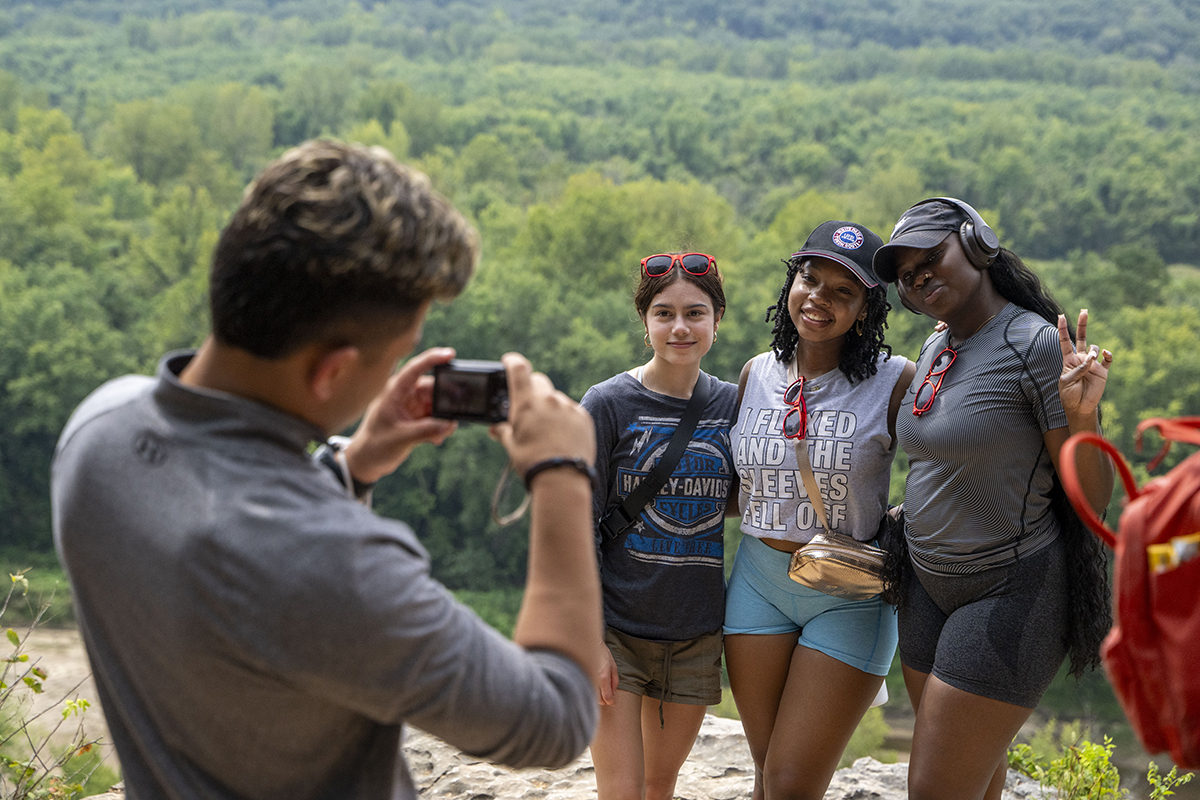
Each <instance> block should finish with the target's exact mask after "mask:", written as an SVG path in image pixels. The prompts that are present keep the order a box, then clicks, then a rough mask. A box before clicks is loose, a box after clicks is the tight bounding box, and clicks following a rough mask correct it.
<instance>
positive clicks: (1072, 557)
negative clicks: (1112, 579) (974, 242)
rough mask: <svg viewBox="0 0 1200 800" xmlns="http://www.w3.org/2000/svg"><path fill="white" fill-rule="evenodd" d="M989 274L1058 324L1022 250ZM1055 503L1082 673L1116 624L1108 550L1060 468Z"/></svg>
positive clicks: (1019, 301)
mask: <svg viewBox="0 0 1200 800" xmlns="http://www.w3.org/2000/svg"><path fill="white" fill-rule="evenodd" d="M988 275H989V276H990V277H991V280H992V285H993V286H994V287H996V291H998V292H999V293H1000V295H1001V296H1002V297H1004V299H1005V300H1008V301H1009V302H1010V303H1012V304H1014V305H1017V306H1020V307H1021V308H1024V309H1026V310H1028V311H1032V312H1033V313H1035V314H1037V315H1038V316H1040V317H1042V318H1043V319H1045V320H1046V321H1047V322H1049V323H1050V324H1051V325H1057V324H1058V315H1059V314H1062V313H1063V310H1062V306H1060V305H1059V304H1058V301H1057V300H1055V299H1054V297H1053V296H1052V295H1051V294H1050V293H1049V292H1048V291H1046V289H1045V288H1044V287H1043V286H1042V282H1041V280H1040V279H1039V278H1038V276H1037V274H1036V273H1034V271H1033V270H1031V269H1030V268H1029V267H1027V266H1025V263H1024V262H1023V261H1021V259H1020V258H1019V257H1018V256H1017V254H1016V253H1013V252H1012V251H1011V250H1007V249H1004V248H1001V249H1000V254H999V255H997V256H996V259H995V260H994V261H993V262H992V263H991V265H990V266H989V267H988ZM1067 328H1068V330H1069V331H1070V334H1071V338H1072V339H1074V338H1075V327H1074V326H1073V325H1072V324H1071V321H1070V318H1068V319H1067ZM1097 413H1099V412H1097ZM1050 503H1051V506H1052V507H1053V509H1054V512H1055V514H1056V515H1057V517H1058V522H1059V525H1060V526H1061V528H1062V536H1063V541H1064V543H1065V544H1066V549H1067V586H1068V591H1069V592H1070V595H1071V601H1070V602H1071V616H1070V619H1069V620H1068V632H1067V653H1068V654H1069V656H1070V658H1071V674H1072V675H1074V676H1075V677H1077V678H1078V677H1081V676H1082V675H1083V674H1084V673H1085V672H1087V671H1088V670H1091V669H1095V668H1096V667H1098V666H1100V644H1101V642H1103V641H1104V637H1105V636H1106V635H1107V634H1108V630H1109V628H1111V627H1112V600H1111V597H1112V593H1111V591H1110V589H1109V581H1108V550H1107V549H1106V548H1105V547H1104V545H1103V544H1102V543H1101V542H1100V540H1099V539H1098V538H1096V536H1094V535H1093V534H1092V532H1091V531H1089V530H1088V529H1087V527H1086V526H1085V525H1084V524H1083V521H1082V520H1081V519H1080V518H1079V515H1078V514H1076V513H1075V509H1074V508H1072V507H1071V503H1070V502H1069V501H1068V500H1067V496H1066V493H1065V492H1064V491H1063V488H1062V484H1061V483H1060V482H1059V480H1058V475H1057V474H1056V475H1055V476H1054V488H1053V489H1052V490H1051V492H1050Z"/></svg>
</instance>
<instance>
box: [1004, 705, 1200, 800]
mask: <svg viewBox="0 0 1200 800" xmlns="http://www.w3.org/2000/svg"><path fill="white" fill-rule="evenodd" d="M1088 735H1090V734H1088V733H1087V731H1086V729H1085V728H1083V726H1082V723H1080V722H1079V721H1078V720H1076V721H1074V722H1070V723H1064V724H1062V725H1061V727H1060V726H1059V725H1058V722H1057V720H1054V719H1051V720H1050V721H1049V722H1048V723H1046V725H1045V726H1044V727H1043V728H1041V729H1040V730H1038V732H1037V733H1036V734H1034V736H1033V737H1032V738H1031V740H1030V741H1029V743H1028V744H1018V745H1014V746H1013V747H1012V748H1011V749H1010V750H1009V752H1008V765H1009V767H1010V768H1012V769H1015V770H1017V771H1018V772H1022V773H1024V774H1026V775H1028V776H1030V777H1031V778H1033V779H1035V780H1036V781H1038V783H1040V784H1041V785H1042V786H1043V788H1053V789H1054V790H1055V792H1056V795H1055V796H1056V797H1058V798H1060V800H1127V799H1128V798H1129V797H1130V793H1129V791H1128V790H1127V789H1122V788H1121V776H1120V774H1119V773H1118V771H1117V767H1116V766H1115V765H1114V764H1113V763H1112V755H1113V750H1114V745H1113V743H1112V739H1111V738H1109V737H1108V736H1105V737H1104V740H1103V744H1096V743H1095V742H1091V741H1088V739H1087V736H1088ZM1146 778H1147V781H1148V782H1149V783H1150V786H1151V793H1150V797H1151V798H1162V797H1168V796H1170V795H1172V794H1174V791H1172V790H1173V789H1174V788H1175V787H1177V786H1182V785H1184V784H1186V783H1188V782H1189V781H1190V780H1191V779H1192V773H1187V774H1186V775H1183V776H1180V775H1179V774H1178V771H1177V769H1176V768H1175V767H1172V768H1171V771H1170V772H1169V773H1167V774H1166V775H1161V774H1159V770H1158V765H1157V764H1155V763H1154V762H1150V766H1149V770H1148V772H1147V774H1146Z"/></svg>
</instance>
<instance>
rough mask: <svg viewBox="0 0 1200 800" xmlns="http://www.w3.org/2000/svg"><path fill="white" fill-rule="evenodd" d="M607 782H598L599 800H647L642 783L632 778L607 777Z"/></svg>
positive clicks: (597, 792) (597, 794) (598, 780)
mask: <svg viewBox="0 0 1200 800" xmlns="http://www.w3.org/2000/svg"><path fill="white" fill-rule="evenodd" d="M607 777H608V779H607V780H600V779H599V776H597V780H596V796H597V798H598V800H646V790H645V787H644V786H643V785H642V783H641V781H638V780H634V779H633V778H632V776H612V775H610V776H607Z"/></svg>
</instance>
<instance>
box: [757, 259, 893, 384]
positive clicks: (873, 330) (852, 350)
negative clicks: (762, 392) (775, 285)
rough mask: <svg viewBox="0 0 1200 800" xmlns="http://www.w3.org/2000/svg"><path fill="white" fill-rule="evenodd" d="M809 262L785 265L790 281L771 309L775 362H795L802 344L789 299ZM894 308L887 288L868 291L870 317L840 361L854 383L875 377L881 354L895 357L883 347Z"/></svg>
mask: <svg viewBox="0 0 1200 800" xmlns="http://www.w3.org/2000/svg"><path fill="white" fill-rule="evenodd" d="M809 258H811V256H799V257H798V256H793V257H791V258H789V259H787V260H786V261H784V262H783V263H784V264H787V277H786V278H785V279H784V281H783V288H782V289H781V290H780V292H779V299H778V300H776V301H775V305H773V306H771V307H770V308H768V309H767V319H766V321H767V322H770V321H771V319H772V317H773V318H774V320H775V325H774V327H772V328H771V350H772V351H773V352H774V353H775V358H776V359H777V360H779V361H782V362H788V361H791V360H792V356H794V355H795V354H796V348H797V347H798V346H799V344H800V333H799V331H797V330H796V326H795V324H793V323H792V315H791V314H789V313H788V295H790V294H791V293H792V284H793V283H795V281H796V273H797V272H799V271H800V265H801V264H803V263H804V262H805V261H807V260H808V259H809ZM891 308H892V306H891V304H890V303H889V302H888V300H887V289H886V288H885V287H884V286H883V284H880V285H878V286H875V287H867V316H866V318H865V319H864V320H863V324H862V333H859V332H858V326H855V327H852V328H851V329H850V330H849V331H847V333H846V339H845V342H844V343H843V345H842V354H841V357H840V358H839V359H838V368H839V369H841V371H842V373H843V374H844V375H845V376H846V378H847V380H849V381H850V383H852V384H853V383H856V382H858V381H864V380H866V379H867V378H870V377H871V376H872V375H874V374H875V371H876V365H875V362H876V359H877V358H878V357H879V353H880V351H886V352H887V354H888V357H891V355H892V348H891V346H890V345H886V344H884V343H883V331H884V329H885V328H886V327H887V315H888V311H890V310H891Z"/></svg>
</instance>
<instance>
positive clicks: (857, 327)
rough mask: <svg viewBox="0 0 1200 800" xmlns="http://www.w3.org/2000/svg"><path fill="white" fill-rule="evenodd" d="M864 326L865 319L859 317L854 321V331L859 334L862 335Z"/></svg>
mask: <svg viewBox="0 0 1200 800" xmlns="http://www.w3.org/2000/svg"><path fill="white" fill-rule="evenodd" d="M865 327H866V324H865V321H864V320H863V319H862V318H861V317H860V318H859V320H858V322H856V323H854V332H855V333H857V334H858V335H859V336H862V335H863V330H864V328H865Z"/></svg>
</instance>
